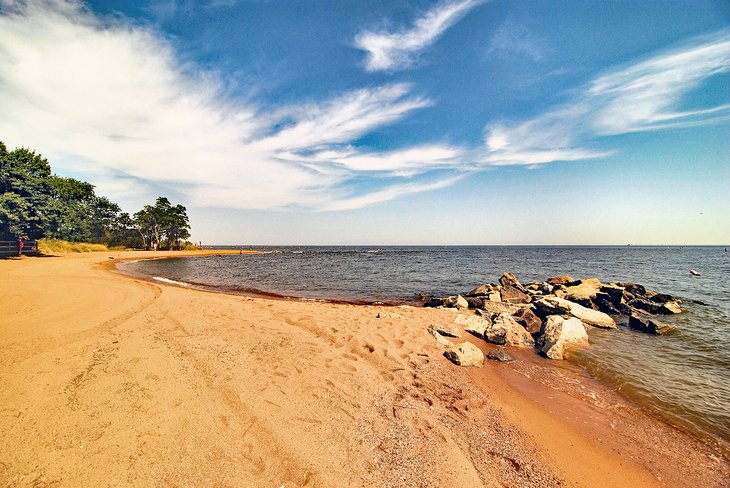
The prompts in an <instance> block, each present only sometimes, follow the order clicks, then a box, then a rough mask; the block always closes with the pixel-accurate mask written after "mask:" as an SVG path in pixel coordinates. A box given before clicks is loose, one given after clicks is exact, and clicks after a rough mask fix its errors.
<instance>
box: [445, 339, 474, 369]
mask: <svg viewBox="0 0 730 488" xmlns="http://www.w3.org/2000/svg"><path fill="white" fill-rule="evenodd" d="M444 356H445V357H446V359H448V360H449V361H451V362H452V363H454V364H456V365H457V366H476V367H479V366H482V365H483V364H484V353H483V352H482V351H481V350H480V349H479V348H478V347H477V346H475V345H474V344H472V343H471V342H462V343H461V344H456V345H453V346H451V347H449V348H448V349H447V350H446V351H444Z"/></svg>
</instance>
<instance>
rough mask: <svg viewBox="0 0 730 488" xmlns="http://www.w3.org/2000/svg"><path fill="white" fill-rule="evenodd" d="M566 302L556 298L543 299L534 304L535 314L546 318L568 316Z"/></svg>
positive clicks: (568, 309) (568, 307)
mask: <svg viewBox="0 0 730 488" xmlns="http://www.w3.org/2000/svg"><path fill="white" fill-rule="evenodd" d="M565 302H567V300H565V299H563V298H558V297H545V298H543V299H541V300H538V301H536V302H535V303H534V306H535V314H536V315H538V316H539V317H542V318H546V317H547V316H549V315H570V306H569V305H567V304H565Z"/></svg>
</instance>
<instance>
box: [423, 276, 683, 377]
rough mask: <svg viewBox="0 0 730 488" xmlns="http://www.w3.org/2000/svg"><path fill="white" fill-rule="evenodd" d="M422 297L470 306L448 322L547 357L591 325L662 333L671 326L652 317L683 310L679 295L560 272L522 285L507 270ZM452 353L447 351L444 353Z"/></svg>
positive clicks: (584, 335) (584, 336) (584, 340)
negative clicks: (458, 289) (463, 288)
mask: <svg viewBox="0 0 730 488" xmlns="http://www.w3.org/2000/svg"><path fill="white" fill-rule="evenodd" d="M422 302H423V305H424V306H425V307H439V308H449V309H458V310H462V311H463V310H467V309H472V310H474V311H475V315H464V314H463V312H462V313H460V314H459V315H457V316H456V319H455V320H454V324H452V325H460V326H462V327H463V328H464V330H465V331H466V332H469V333H470V334H472V335H474V336H476V337H479V338H481V339H484V340H485V341H487V342H491V343H493V344H498V345H500V346H523V347H536V348H537V349H538V351H540V353H541V354H543V355H544V356H546V357H548V358H551V359H563V357H564V352H565V350H566V349H570V348H576V347H585V346H588V336H589V332H588V331H590V329H591V328H593V327H597V328H602V329H616V328H617V324H619V323H620V324H622V325H626V326H628V327H631V328H632V329H635V330H637V331H641V332H646V333H650V334H655V335H662V334H666V333H668V332H671V331H673V330H674V327H673V326H671V325H668V324H666V323H664V322H662V321H660V320H658V319H657V318H656V316H657V315H671V314H678V313H682V311H683V310H682V306H681V304H682V300H681V299H680V298H678V297H675V296H671V295H667V294H664V293H657V292H654V291H651V290H647V289H646V288H645V287H644V286H643V285H640V284H638V283H630V282H609V283H603V282H601V281H600V280H598V279H596V278H585V279H574V278H573V277H571V276H567V275H564V276H553V277H550V278H548V279H546V280H545V281H541V282H530V283H526V284H522V283H520V281H519V280H518V279H517V277H516V276H515V275H514V274H512V273H508V272H505V273H504V274H503V275H502V277H501V278H500V279H499V282H498V283H485V284H482V285H479V286H477V287H476V288H474V289H473V290H471V291H469V292H466V293H463V294H460V295H451V296H446V297H433V296H430V295H426V294H423V295H422ZM444 329H446V330H444ZM429 330H430V331H431V332H432V333H433V332H436V333H437V334H439V336H441V337H443V335H451V336H452V337H458V336H456V335H455V334H450V333H449V332H451V331H453V330H454V329H447V328H446V327H445V326H439V327H438V328H436V327H435V326H431V327H430V328H429ZM459 346H462V344H459ZM454 354H455V353H454V352H449V354H448V357H450V358H453V357H454ZM452 360H453V359H452ZM454 362H456V361H454ZM457 364H458V363H457Z"/></svg>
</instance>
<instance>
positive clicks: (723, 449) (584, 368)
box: [114, 246, 730, 460]
mask: <svg viewBox="0 0 730 488" xmlns="http://www.w3.org/2000/svg"><path fill="white" fill-rule="evenodd" d="M325 247H327V246H325ZM363 247H367V246H363ZM589 247H590V246H589ZM605 247H612V246H605ZM705 247H706V246H705ZM717 247H722V246H717ZM204 252H205V254H203V256H210V255H213V256H215V255H217V253H215V252H214V250H208V251H207V252H206V251H204ZM260 253H261V252H259V251H250V252H248V254H260ZM222 254H237V251H235V250H231V251H230V252H223V253H222ZM199 256H201V255H190V256H187V255H185V256H161V257H152V258H149V259H170V258H171V259H183V258H190V257H199ZM142 260H143V259H135V260H134V261H133V262H137V261H142ZM125 262H129V261H128V260H121V261H119V264H121V265H122V266H123V265H124V264H125ZM114 269H115V270H116V271H118V272H119V273H121V274H126V275H128V276H131V277H135V278H139V279H143V280H146V281H150V282H153V283H160V282H162V283H164V284H167V285H169V286H180V287H183V288H189V289H196V290H200V291H206V292H210V293H222V294H229V295H234V296H244V297H251V298H265V299H272V300H284V301H293V302H302V303H330V304H339V305H353V306H380V307H395V308H397V307H400V306H403V305H406V306H415V307H417V308H421V307H422V304H421V302H420V301H405V300H400V301H388V302H381V301H377V302H368V301H355V300H338V299H331V298H321V299H320V298H306V297H294V296H285V295H280V294H277V293H274V292H265V291H259V290H255V291H252V290H246V289H239V288H235V287H230V288H229V287H223V286H215V285H206V284H202V283H192V282H191V283H188V282H167V281H166V279H165V278H164V277H162V278H163V279H162V280H160V279H159V278H160V277H156V276H152V275H148V274H145V273H143V272H134V271H131V270H129V269H128V268H127V269H126V270H125V269H123V268H120V267H119V266H116V267H115V268H114ZM466 335H467V336H468V335H469V334H466ZM457 342H458V341H457ZM473 342H474V344H475V345H477V346H478V347H480V348H481V349H483V350H484V352H485V355H486V353H487V352H488V350H489V349H490V348H491V349H494V348H495V347H497V346H496V345H493V344H488V346H487V347H483V343H482V342H481V341H478V340H477V341H473ZM510 350H511V351H513V350H515V348H510ZM532 352H533V354H531V357H529V360H530V361H532V362H533V363H534V364H535V365H536V366H538V367H543V368H561V369H565V368H566V367H569V368H572V370H573V372H574V373H579V374H581V375H584V376H586V377H587V378H588V379H589V380H590V381H592V382H594V383H595V385H596V386H597V387H600V388H601V389H604V390H605V391H607V392H610V393H612V394H615V395H616V396H617V397H618V398H620V399H621V400H622V401H623V402H625V403H627V404H629V405H631V406H633V407H635V408H636V409H639V410H641V412H642V414H643V415H648V416H650V417H652V418H653V419H654V420H656V421H658V422H662V423H665V424H667V426H668V427H671V428H673V429H677V430H678V431H680V432H682V433H683V434H686V435H688V436H691V437H693V438H694V439H696V440H697V441H698V442H701V443H703V444H707V445H708V446H710V447H711V448H712V449H714V450H716V451H718V452H719V453H721V454H722V455H723V456H724V457H725V458H726V459H728V460H730V445H729V444H728V443H727V442H726V441H724V440H723V439H722V438H718V437H716V436H713V435H711V434H709V433H707V432H706V431H702V430H700V429H696V428H695V429H693V427H692V426H691V425H689V424H688V423H683V422H681V421H680V420H681V419H677V418H674V417H672V416H670V415H666V414H662V412H660V411H659V410H658V409H656V408H655V407H654V406H653V405H652V404H651V403H642V402H641V400H642V399H641V398H636V397H634V396H631V395H629V394H626V393H624V392H622V391H620V389H617V388H615V387H613V386H611V385H609V384H607V383H605V382H604V381H602V380H601V379H600V378H597V377H596V376H595V375H594V374H593V373H592V372H591V369H590V367H589V366H590V365H589V364H587V363H585V362H582V361H579V360H578V358H576V357H573V358H571V354H568V356H567V357H566V361H565V362H564V364H561V362H554V361H549V360H547V359H545V358H543V357H542V356H540V355H539V354H537V352H535V351H532ZM525 358H526V357H525V356H524V354H523V359H525ZM568 365H569V366H568Z"/></svg>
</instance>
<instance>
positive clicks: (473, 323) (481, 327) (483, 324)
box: [464, 315, 492, 339]
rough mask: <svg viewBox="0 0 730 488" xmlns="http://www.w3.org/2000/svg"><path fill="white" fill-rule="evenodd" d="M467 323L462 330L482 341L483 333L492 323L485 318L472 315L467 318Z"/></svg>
mask: <svg viewBox="0 0 730 488" xmlns="http://www.w3.org/2000/svg"><path fill="white" fill-rule="evenodd" d="M467 322H468V323H467V324H466V325H465V326H464V330H465V331H466V332H468V333H470V334H473V335H475V336H477V337H478V338H480V339H484V333H485V332H486V331H487V329H488V328H489V326H490V325H492V322H491V321H490V320H489V319H488V318H485V317H477V316H476V315H472V316H471V317H469V320H468V321H467Z"/></svg>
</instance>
